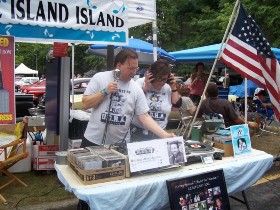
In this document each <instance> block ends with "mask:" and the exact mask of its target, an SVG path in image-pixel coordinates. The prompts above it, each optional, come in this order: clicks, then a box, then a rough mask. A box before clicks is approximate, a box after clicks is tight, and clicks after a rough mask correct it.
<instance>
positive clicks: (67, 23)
mask: <svg viewBox="0 0 280 210" xmlns="http://www.w3.org/2000/svg"><path fill="white" fill-rule="evenodd" d="M0 7H1V11H0V34H5V35H10V36H15V37H16V41H43V42H54V41H60V42H71V43H91V44H92V43H107V44H108V43H112V44H115V43H126V42H127V38H128V6H127V5H126V4H125V2H124V1H117V0H116V1H111V0H107V1H106V0H94V1H90V0H84V1H77V0H67V1H65V0H48V1H31V0H26V1H24V0H2V1H0Z"/></svg>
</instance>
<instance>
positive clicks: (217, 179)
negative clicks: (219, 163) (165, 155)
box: [166, 169, 230, 210]
mask: <svg viewBox="0 0 280 210" xmlns="http://www.w3.org/2000/svg"><path fill="white" fill-rule="evenodd" d="M166 184H167V189H168V195H169V203H170V207H171V209H172V210H182V209H185V210H187V209H188V210H204V209H205V210H210V209H211V210H214V209H219V210H228V209H230V203H229V199H228V193H227V188H226V183H225V178H224V172H223V170H222V169H220V170H216V171H210V172H207V173H203V174H197V175H194V176H190V177H184V178H179V179H172V180H167V181H166Z"/></svg>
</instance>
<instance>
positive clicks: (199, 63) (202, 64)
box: [195, 62, 205, 72]
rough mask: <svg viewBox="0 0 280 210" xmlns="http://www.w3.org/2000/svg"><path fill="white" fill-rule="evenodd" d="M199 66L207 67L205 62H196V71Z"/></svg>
mask: <svg viewBox="0 0 280 210" xmlns="http://www.w3.org/2000/svg"><path fill="white" fill-rule="evenodd" d="M198 66H203V69H204V68H205V65H204V63H202V62H198V63H197V64H195V71H196V72H197V68H198Z"/></svg>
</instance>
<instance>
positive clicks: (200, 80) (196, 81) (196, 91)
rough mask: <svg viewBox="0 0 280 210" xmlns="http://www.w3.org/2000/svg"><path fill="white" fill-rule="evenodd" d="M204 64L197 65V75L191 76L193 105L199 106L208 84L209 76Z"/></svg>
mask: <svg viewBox="0 0 280 210" xmlns="http://www.w3.org/2000/svg"><path fill="white" fill-rule="evenodd" d="M204 68H205V66H204V64H203V63H201V62H199V63H197V64H196V65H195V73H193V74H192V75H191V84H190V87H191V92H190V98H191V99H192V101H193V103H194V104H195V105H196V106H197V105H198V104H199V101H200V99H201V96H202V93H203V90H204V88H205V85H206V82H207V75H206V74H205V73H204Z"/></svg>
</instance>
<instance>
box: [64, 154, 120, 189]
mask: <svg viewBox="0 0 280 210" xmlns="http://www.w3.org/2000/svg"><path fill="white" fill-rule="evenodd" d="M68 157H69V156H68ZM68 165H69V167H70V168H71V169H72V170H73V172H74V174H75V176H77V177H78V179H79V180H80V181H81V182H82V183H83V184H85V185H89V184H96V183H102V182H109V181H115V180H120V179H124V178H125V166H123V165H121V166H118V167H107V168H101V169H95V170H94V169H91V170H81V169H80V168H79V167H78V166H77V165H76V164H75V163H74V162H72V161H71V160H70V158H68Z"/></svg>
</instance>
